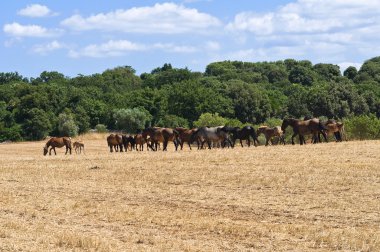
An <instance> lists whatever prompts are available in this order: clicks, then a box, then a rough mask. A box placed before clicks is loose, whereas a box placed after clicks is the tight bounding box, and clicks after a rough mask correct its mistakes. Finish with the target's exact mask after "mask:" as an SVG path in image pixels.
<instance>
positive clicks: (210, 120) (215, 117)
mask: <svg viewBox="0 0 380 252" xmlns="http://www.w3.org/2000/svg"><path fill="white" fill-rule="evenodd" d="M227 121H228V119H226V118H223V117H221V116H220V115H219V114H218V113H215V114H211V113H203V114H201V115H200V116H199V118H198V120H196V121H195V122H194V126H195V127H204V126H209V127H215V126H221V125H226V123H227Z"/></svg>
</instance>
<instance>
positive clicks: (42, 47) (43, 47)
mask: <svg viewBox="0 0 380 252" xmlns="http://www.w3.org/2000/svg"><path fill="white" fill-rule="evenodd" d="M64 48H68V46H67V45H66V44H64V43H61V42H58V41H57V40H54V41H52V42H50V43H47V44H39V45H35V46H34V47H33V49H32V51H33V52H34V53H37V54H41V55H46V54H48V53H49V52H52V51H56V50H59V49H64Z"/></svg>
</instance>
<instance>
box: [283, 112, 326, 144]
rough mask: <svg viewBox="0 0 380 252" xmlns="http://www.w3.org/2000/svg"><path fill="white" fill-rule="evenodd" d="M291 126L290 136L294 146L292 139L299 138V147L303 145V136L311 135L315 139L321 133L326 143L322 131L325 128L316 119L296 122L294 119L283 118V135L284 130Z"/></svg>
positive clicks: (324, 134)
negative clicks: (291, 133) (291, 132)
mask: <svg viewBox="0 0 380 252" xmlns="http://www.w3.org/2000/svg"><path fill="white" fill-rule="evenodd" d="M288 126H291V127H292V128H293V135H292V144H293V145H294V144H295V143H294V138H295V137H296V136H297V135H298V136H299V142H300V145H303V144H304V143H305V135H310V134H312V135H313V139H315V138H316V137H317V135H318V133H321V134H322V135H323V137H324V139H325V140H326V142H327V137H326V133H325V132H324V130H326V128H325V127H324V126H323V124H322V123H321V122H320V121H319V119H317V118H313V119H310V120H306V121H304V120H298V119H294V118H285V119H284V120H283V122H282V125H281V130H282V131H283V132H284V134H285V129H286V128H287V127H288Z"/></svg>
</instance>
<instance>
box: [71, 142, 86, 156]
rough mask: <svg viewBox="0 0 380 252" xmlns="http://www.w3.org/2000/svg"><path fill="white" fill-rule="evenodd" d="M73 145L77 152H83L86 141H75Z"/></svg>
mask: <svg viewBox="0 0 380 252" xmlns="http://www.w3.org/2000/svg"><path fill="white" fill-rule="evenodd" d="M73 147H74V150H75V153H76V154H78V153H82V149H83V153H84V143H82V142H78V141H77V142H74V143H73Z"/></svg>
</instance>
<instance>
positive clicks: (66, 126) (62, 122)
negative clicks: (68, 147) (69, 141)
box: [58, 113, 79, 137]
mask: <svg viewBox="0 0 380 252" xmlns="http://www.w3.org/2000/svg"><path fill="white" fill-rule="evenodd" d="M78 130H79V127H78V126H77V125H76V124H75V122H74V118H73V116H72V114H70V113H61V114H59V116H58V131H59V134H60V135H61V136H70V137H72V136H76V135H78Z"/></svg>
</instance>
